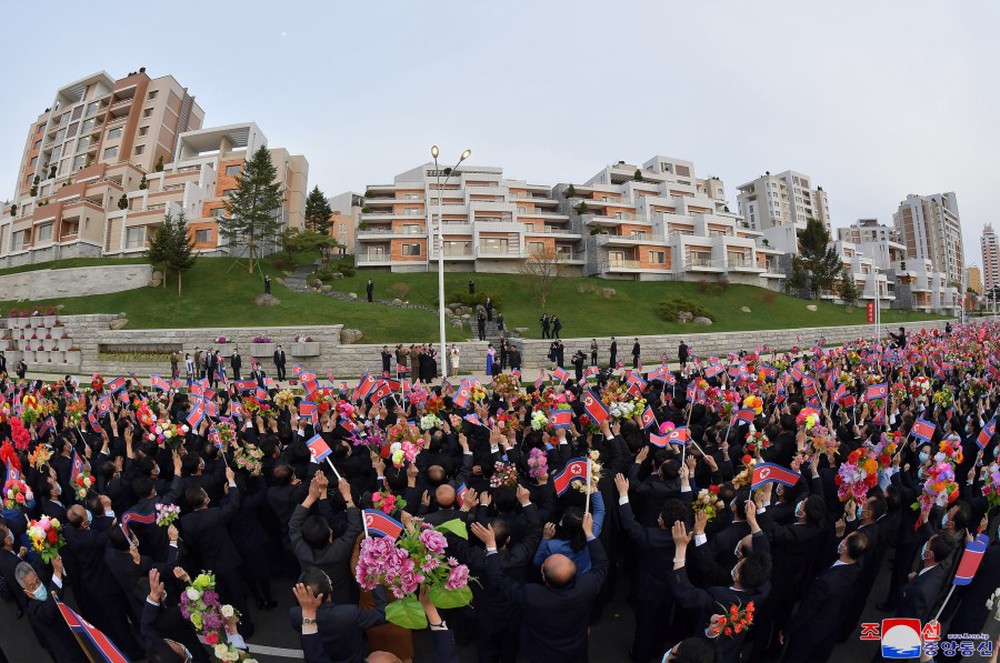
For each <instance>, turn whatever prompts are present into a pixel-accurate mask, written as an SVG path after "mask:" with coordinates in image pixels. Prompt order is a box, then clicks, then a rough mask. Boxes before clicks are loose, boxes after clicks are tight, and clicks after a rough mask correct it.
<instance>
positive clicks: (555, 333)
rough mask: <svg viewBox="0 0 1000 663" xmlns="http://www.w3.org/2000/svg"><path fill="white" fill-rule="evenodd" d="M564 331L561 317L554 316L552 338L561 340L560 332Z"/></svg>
mask: <svg viewBox="0 0 1000 663" xmlns="http://www.w3.org/2000/svg"><path fill="white" fill-rule="evenodd" d="M561 331H562V321H561V320H560V319H559V316H557V315H554V316H552V338H559V332H561Z"/></svg>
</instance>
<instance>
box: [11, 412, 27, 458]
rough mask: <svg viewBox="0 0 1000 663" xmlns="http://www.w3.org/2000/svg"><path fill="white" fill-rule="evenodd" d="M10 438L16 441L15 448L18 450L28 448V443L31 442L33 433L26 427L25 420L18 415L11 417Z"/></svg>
mask: <svg viewBox="0 0 1000 663" xmlns="http://www.w3.org/2000/svg"><path fill="white" fill-rule="evenodd" d="M10 438H11V440H13V442H14V448H15V449H17V450H18V451H27V450H28V445H29V444H30V443H31V433H29V432H28V429H27V428H25V427H24V422H22V421H21V420H20V419H18V418H17V417H11V418H10Z"/></svg>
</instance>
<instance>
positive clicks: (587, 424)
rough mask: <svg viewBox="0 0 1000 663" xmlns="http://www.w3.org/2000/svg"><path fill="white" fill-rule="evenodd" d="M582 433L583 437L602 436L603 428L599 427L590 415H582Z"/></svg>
mask: <svg viewBox="0 0 1000 663" xmlns="http://www.w3.org/2000/svg"><path fill="white" fill-rule="evenodd" d="M580 432H581V433H582V434H583V435H600V434H601V427H600V426H598V425H597V422H596V421H594V420H593V419H591V418H590V415H586V414H581V415H580Z"/></svg>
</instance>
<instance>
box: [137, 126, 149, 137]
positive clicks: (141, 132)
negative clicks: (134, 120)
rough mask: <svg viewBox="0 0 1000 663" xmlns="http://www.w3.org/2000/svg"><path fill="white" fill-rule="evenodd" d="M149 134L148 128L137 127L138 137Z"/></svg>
mask: <svg viewBox="0 0 1000 663" xmlns="http://www.w3.org/2000/svg"><path fill="white" fill-rule="evenodd" d="M148 133H149V127H139V135H140V136H145V135H146V134H148Z"/></svg>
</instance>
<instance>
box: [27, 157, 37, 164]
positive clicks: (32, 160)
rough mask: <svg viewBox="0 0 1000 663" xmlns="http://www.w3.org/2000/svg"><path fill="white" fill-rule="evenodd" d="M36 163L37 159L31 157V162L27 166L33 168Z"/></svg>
mask: <svg viewBox="0 0 1000 663" xmlns="http://www.w3.org/2000/svg"><path fill="white" fill-rule="evenodd" d="M36 163H38V157H31V161H30V162H29V163H28V165H29V166H34V165H35V164H36Z"/></svg>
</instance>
